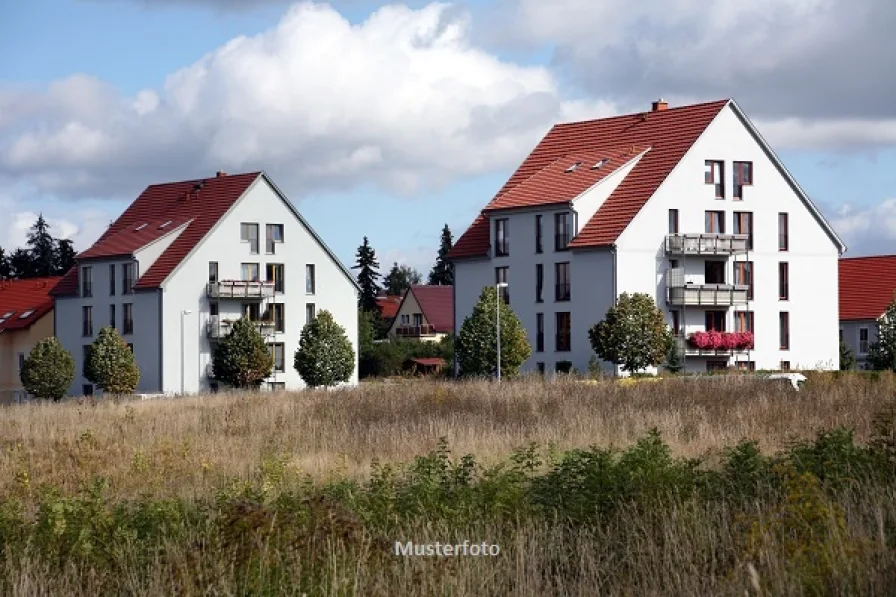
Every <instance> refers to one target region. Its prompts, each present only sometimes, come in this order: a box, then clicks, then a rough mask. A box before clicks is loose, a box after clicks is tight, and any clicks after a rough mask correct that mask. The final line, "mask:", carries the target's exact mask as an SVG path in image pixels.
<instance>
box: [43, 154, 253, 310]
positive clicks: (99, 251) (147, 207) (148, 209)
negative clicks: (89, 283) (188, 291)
mask: <svg viewBox="0 0 896 597" xmlns="http://www.w3.org/2000/svg"><path fill="white" fill-rule="evenodd" d="M261 174H262V173H261V172H249V173H246V174H231V175H224V176H220V177H212V178H207V179H195V180H185V181H180V182H169V183H164V184H155V185H150V186H148V187H146V190H145V191H143V193H141V194H140V196H139V197H137V199H136V200H135V201H134V202H133V203H132V204H131V205H130V207H128V208H127V209H126V210H125V212H124V213H123V214H121V216H120V217H119V218H118V219H117V220H116V221H115V222H114V223H113V224H112V225H111V226H110V227H109V229H108V230H106V232H105V233H104V234H103V236H101V237H100V238H99V240H97V241H96V243H94V245H93V246H92V247H91V248H90V249H88V250H87V251H84V252H83V253H81V254H80V255H79V258H83V257H85V256H89V257H90V258H101V257H119V256H121V255H122V251H126V254H127V252H128V251H129V252H130V253H133V251H135V250H136V249H139V248H140V247H141V246H144V245H145V244H146V243H145V242H144V243H143V244H142V245H139V246H134V245H135V244H136V243H139V242H142V241H141V240H140V239H138V238H134V239H133V241H131V240H129V239H128V236H127V234H128V233H129V231H133V230H134V229H135V228H136V227H137V226H139V225H140V224H143V223H147V224H150V225H148V226H147V227H146V229H149V228H151V227H153V228H155V229H158V225H159V224H161V223H163V222H165V221H167V220H173V221H176V222H180V223H181V224H182V223H184V222H187V221H189V222H190V223H189V224H188V225H187V227H186V229H184V230H183V232H181V233H180V235H179V236H178V237H177V239H176V240H175V241H174V242H173V243H171V246H169V247H168V248H167V249H166V250H165V252H164V253H162V254H161V255H160V256H159V258H158V259H157V260H156V261H155V263H154V264H153V265H152V267H150V268H149V270H147V271H146V272H143V274H142V275H141V276H140V279H139V280H138V281H137V283H136V284H135V286H134V288H135V289H137V290H146V289H152V288H158V287H160V286H161V284H162V283H163V282H164V281H165V279H166V278H167V277H168V276H169V275H170V274H171V272H173V271H174V269H175V268H176V267H177V266H178V265H179V264H180V262H181V261H183V259H184V258H185V257H186V256H187V254H188V253H189V252H190V251H191V250H192V249H193V247H195V246H196V245H197V244H198V243H199V242H200V241H201V240H202V239H203V238H204V237H205V235H206V234H208V232H209V231H210V230H211V229H212V227H213V226H214V225H215V224H216V223H217V222H218V221H219V220H220V219H221V218H222V217H223V216H224V214H225V213H227V211H228V210H229V209H230V207H231V206H232V205H233V204H234V203H236V201H237V200H238V199H239V198H240V197H242V196H243V194H244V193H245V192H246V191H247V190H248V188H249V187H250V186H251V185H252V183H254V182H255V180H256V179H258V177H259V176H260V175H261ZM198 184H202V187H201V188H200V189H199V190H198V191H196V190H195V189H196V185H198ZM153 223H155V226H152V224H153ZM170 227H174V223H172V224H171V225H170ZM156 232H163V231H158V230H156ZM148 234H149V233H147V235H148ZM155 238H158V236H156V237H155ZM151 240H154V239H150V240H148V241H147V242H151ZM77 291H78V268H76V267H75V268H72V269H71V270H69V272H68V273H67V274H66V275H65V276H64V277H63V278H62V280H61V281H60V282H59V283H58V284H57V285H56V288H54V289H53V291H52V293H51V294H52V295H53V296H65V295H73V294H77Z"/></svg>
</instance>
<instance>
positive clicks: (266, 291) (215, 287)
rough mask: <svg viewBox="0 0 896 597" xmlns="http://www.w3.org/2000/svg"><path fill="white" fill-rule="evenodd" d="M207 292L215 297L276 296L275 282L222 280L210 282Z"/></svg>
mask: <svg viewBox="0 0 896 597" xmlns="http://www.w3.org/2000/svg"><path fill="white" fill-rule="evenodd" d="M206 293H207V294H208V297H209V298H215V299H242V300H246V299H250V300H251V299H254V300H264V299H266V298H270V297H272V296H274V282H262V281H260V280H253V281H249V280H221V281H220V282H209V283H208V288H207V291H206Z"/></svg>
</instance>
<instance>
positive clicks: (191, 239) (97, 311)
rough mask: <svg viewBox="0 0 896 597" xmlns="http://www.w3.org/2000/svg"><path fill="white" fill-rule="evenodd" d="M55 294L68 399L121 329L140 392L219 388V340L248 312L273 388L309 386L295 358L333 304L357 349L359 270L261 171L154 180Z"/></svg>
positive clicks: (81, 390)
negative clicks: (100, 342) (267, 358)
mask: <svg viewBox="0 0 896 597" xmlns="http://www.w3.org/2000/svg"><path fill="white" fill-rule="evenodd" d="M76 259H77V267H75V268H73V269H72V270H71V271H70V272H69V273H68V274H67V275H66V276H65V277H64V278H63V279H62V280H61V281H60V282H59V284H58V285H57V286H56V288H55V289H54V290H53V295H54V296H55V311H56V335H57V336H58V338H59V340H60V341H61V342H62V344H63V345H64V346H65V347H66V348H67V349H68V350H69V351H71V352H72V354H73V355H74V357H75V363H76V372H77V374H78V376H77V378H76V380H75V382H74V384H73V385H72V388H71V393H72V394H76V395H77V394H90V393H92V392H93V391H94V388H92V387H91V386H90V384H89V383H88V381H87V380H85V379H83V378H82V377H81V371H82V365H83V362H84V359H85V357H86V354H87V351H88V349H89V345H90V344H91V343H92V342H93V340H94V339H95V338H96V335H97V333H98V332H99V330H100V328H102V327H103V326H106V325H114V326H115V327H116V328H117V329H118V330H119V331H120V333H121V334H122V336H123V338H124V339H125V340H126V341H127V342H128V343H129V344H130V345H131V347H132V349H133V350H134V354H135V355H136V358H137V363H138V365H139V367H140V374H141V376H140V384H139V386H138V389H137V391H138V392H139V393H166V394H171V393H181V392H187V393H191V392H198V391H206V390H209V389H214V387H216V384H215V383H214V380H213V379H211V360H212V354H213V351H214V349H215V346H216V344H217V342H218V341H219V340H220V339H221V338H222V337H223V336H224V335H226V334H227V333H228V331H229V329H230V325H231V323H232V322H233V321H235V320H236V319H238V318H239V317H241V316H247V317H248V318H250V319H252V320H254V321H256V322H257V325H258V328H259V330H260V331H261V332H262V333H263V334H264V335H265V336H266V339H267V341H268V343H269V345H270V347H271V351H272V353H273V354H274V359H275V363H276V365H275V372H274V374H273V375H272V376H271V377H270V378H269V379H268V380H267V381H266V383H265V385H266V386H267V387H269V388H271V389H298V388H302V387H304V383H303V382H302V380H301V378H300V377H299V375H298V373H297V372H296V371H295V369H294V368H293V355H294V353H295V351H296V349H297V348H298V345H299V336H300V333H301V331H302V328H303V326H304V325H305V323H306V322H307V321H308V320H309V319H310V318H311V317H313V316H314V314H315V313H316V312H317V311H318V310H320V309H327V310H329V311H330V312H331V313H332V314H333V317H334V318H335V320H336V322H337V323H339V324H340V325H341V326H343V327H344V328H345V330H346V333H347V334H348V337H349V338H350V339H351V341H352V344H353V346H354V348H355V358H356V366H355V372H354V373H353V375H352V378H351V382H350V383H352V384H355V383H357V378H358V377H357V338H358V312H357V304H358V287H357V284H356V282H355V279H354V277H353V276H352V275H351V273H350V272H349V271H348V270H347V269H346V268H345V266H344V265H343V264H342V263H340V262H339V260H338V259H337V258H336V257H335V255H333V253H332V251H330V249H329V248H327V246H326V245H325V244H324V243H323V241H322V240H321V239H320V237H319V236H318V235H317V234H316V233H315V232H314V230H312V228H311V227H310V226H309V225H308V223H307V222H306V221H305V220H304V218H303V217H302V216H301V214H299V212H298V211H297V210H296V208H295V207H294V206H293V205H292V203H290V201H289V200H288V199H287V198H286V196H285V195H284V194H283V193H282V192H281V191H280V190H279V189H278V188H277V187H276V186H275V185H274V183H273V182H271V180H270V179H269V178H268V177H267V175H265V174H264V173H263V172H253V173H249V174H236V175H230V176H228V175H227V174H225V173H223V172H219V173H218V174H217V175H216V176H215V177H213V178H209V179H205V180H190V181H183V182H173V183H166V184H157V185H151V186H149V187H147V188H146V190H145V191H143V193H142V194H141V195H140V196H139V197H137V199H136V200H135V201H134V203H132V204H131V206H130V207H129V208H128V209H127V210H126V211H125V212H124V213H123V214H122V215H121V216H120V217H119V218H118V220H116V221H115V222H114V223H113V224H112V226H110V227H109V229H108V230H107V231H106V233H105V234H103V235H102V236H101V237H100V239H99V240H98V241H97V242H96V243H95V244H94V245H93V246H92V247H91V248H89V249H88V250H86V251H84V252H83V253H81V254H79V255H78V256H77V258H76Z"/></svg>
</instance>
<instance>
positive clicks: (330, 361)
mask: <svg viewBox="0 0 896 597" xmlns="http://www.w3.org/2000/svg"><path fill="white" fill-rule="evenodd" d="M294 366H295V369H296V371H298V372H299V375H300V376H301V377H302V379H303V380H304V381H305V383H306V384H307V385H308V386H309V387H312V388H316V387H320V386H324V387H329V386H335V385H336V384H339V383H341V382H346V381H348V380H349V379H351V377H352V373H353V372H354V370H355V349H354V347H353V346H352V343H351V341H350V340H349V339H348V336H346V335H345V328H344V327H342V326H341V325H339V324H338V323H336V321H335V320H334V319H333V315H332V314H331V313H330V312H329V311H327V310H322V311H320V312H318V314H317V315H316V316H315V317H314V319H313V320H311V321H310V322H308V323H307V324H305V327H304V328H303V329H302V336H301V338H300V340H299V348H298V350H296V354H295V363H294Z"/></svg>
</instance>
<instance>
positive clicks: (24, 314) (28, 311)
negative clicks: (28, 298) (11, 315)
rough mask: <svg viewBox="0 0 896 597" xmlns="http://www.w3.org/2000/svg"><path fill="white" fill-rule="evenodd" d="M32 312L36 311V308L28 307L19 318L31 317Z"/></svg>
mask: <svg viewBox="0 0 896 597" xmlns="http://www.w3.org/2000/svg"><path fill="white" fill-rule="evenodd" d="M32 313H34V309H28V310H27V311H25V312H24V313H22V314H21V315H19V319H28V318H29V317H31V314H32Z"/></svg>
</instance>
